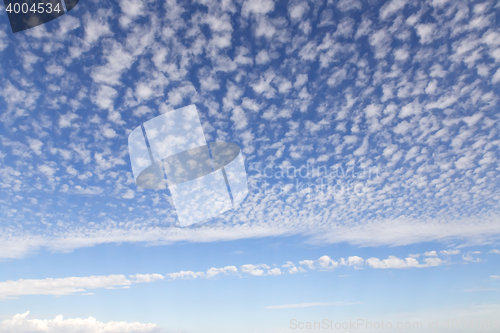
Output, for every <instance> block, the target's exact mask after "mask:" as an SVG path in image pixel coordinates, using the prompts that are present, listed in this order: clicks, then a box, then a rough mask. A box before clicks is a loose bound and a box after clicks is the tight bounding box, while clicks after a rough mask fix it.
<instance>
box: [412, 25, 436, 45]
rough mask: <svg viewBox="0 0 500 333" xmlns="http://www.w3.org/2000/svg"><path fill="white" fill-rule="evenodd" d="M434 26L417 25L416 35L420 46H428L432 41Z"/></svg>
mask: <svg viewBox="0 0 500 333" xmlns="http://www.w3.org/2000/svg"><path fill="white" fill-rule="evenodd" d="M436 28H437V27H436V25H435V24H419V25H417V34H418V36H419V37H420V43H421V44H429V43H431V42H432V41H433V40H434V34H435V33H436Z"/></svg>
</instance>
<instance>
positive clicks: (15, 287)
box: [0, 275, 132, 299]
mask: <svg viewBox="0 0 500 333" xmlns="http://www.w3.org/2000/svg"><path fill="white" fill-rule="evenodd" d="M131 284H132V282H131V281H130V280H128V279H127V278H126V277H125V275H108V276H88V277H68V278H59V279H53V278H47V279H42V280H34V279H28V280H24V279H21V280H17V281H6V282H0V299H5V298H13V297H18V296H22V295H56V296H61V295H70V294H74V293H80V292H84V291H86V290H87V289H96V288H112V287H121V286H129V285H131Z"/></svg>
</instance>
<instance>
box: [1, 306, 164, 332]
mask: <svg viewBox="0 0 500 333" xmlns="http://www.w3.org/2000/svg"><path fill="white" fill-rule="evenodd" d="M28 315H29V311H27V312H25V313H23V314H17V315H15V316H14V317H12V319H5V320H3V321H2V322H1V323H0V332H1V333H14V332H15V333H22V332H26V333H28V332H29V333H97V332H99V333H112V332H123V333H146V332H159V331H160V327H159V326H157V325H156V324H141V323H138V322H133V323H129V322H125V321H110V322H108V323H103V322H99V321H97V320H96V319H95V318H93V317H88V318H69V319H64V318H63V316H62V315H59V316H56V317H55V318H54V319H28Z"/></svg>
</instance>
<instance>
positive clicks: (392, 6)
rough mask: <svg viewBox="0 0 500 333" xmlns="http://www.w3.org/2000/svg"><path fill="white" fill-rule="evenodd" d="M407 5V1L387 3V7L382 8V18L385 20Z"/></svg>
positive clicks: (400, 0)
mask: <svg viewBox="0 0 500 333" xmlns="http://www.w3.org/2000/svg"><path fill="white" fill-rule="evenodd" d="M406 3H407V0H390V1H388V2H386V3H385V5H384V6H382V8H380V18H381V19H383V20H385V19H386V18H388V17H389V16H391V15H392V14H394V13H396V12H397V11H399V10H401V9H403V7H404V6H405V5H406Z"/></svg>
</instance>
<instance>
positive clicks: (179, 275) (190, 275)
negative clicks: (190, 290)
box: [166, 271, 205, 280]
mask: <svg viewBox="0 0 500 333" xmlns="http://www.w3.org/2000/svg"><path fill="white" fill-rule="evenodd" d="M204 275H205V273H203V272H196V273H195V272H193V271H180V272H176V273H168V274H167V275H166V276H168V277H169V278H171V279H172V280H176V279H197V278H199V277H203V276H204Z"/></svg>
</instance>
